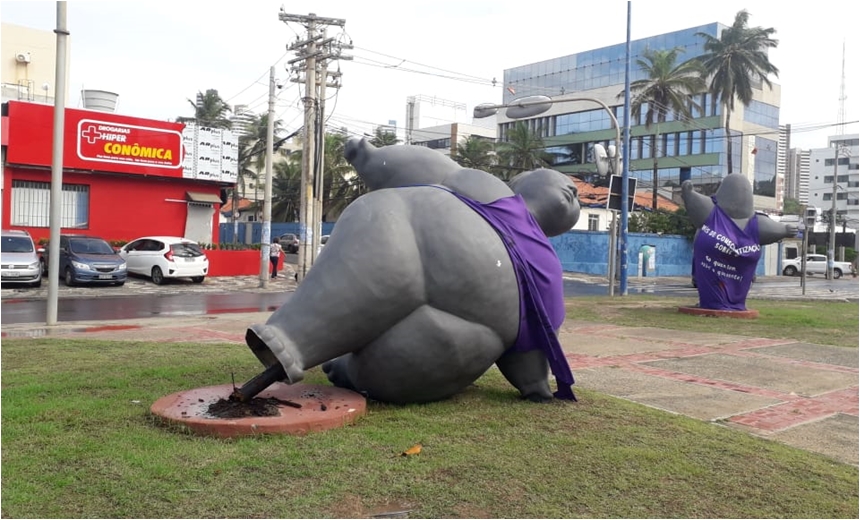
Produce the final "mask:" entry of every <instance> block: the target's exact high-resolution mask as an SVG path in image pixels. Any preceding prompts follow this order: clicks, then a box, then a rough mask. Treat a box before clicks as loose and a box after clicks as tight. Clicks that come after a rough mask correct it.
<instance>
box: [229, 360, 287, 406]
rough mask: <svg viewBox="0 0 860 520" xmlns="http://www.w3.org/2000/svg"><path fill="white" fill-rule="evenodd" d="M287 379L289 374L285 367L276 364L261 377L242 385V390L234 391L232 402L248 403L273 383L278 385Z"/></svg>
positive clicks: (258, 376) (260, 375) (231, 397)
mask: <svg viewBox="0 0 860 520" xmlns="http://www.w3.org/2000/svg"><path fill="white" fill-rule="evenodd" d="M286 377H287V373H286V372H285V371H284V367H282V366H281V364H280V363H275V364H274V365H271V366H269V368H267V369H266V370H264V371H263V372H261V373H260V374H259V375H257V376H254V378H252V379H251V380H249V381H248V382H247V383H245V384H244V385H242V387H241V388H237V389H236V390H233V393H232V394H230V400H232V401H239V402H241V403H247V402H248V401H250V400H251V399H253V398H254V397H255V396H256V395H257V394H259V393H260V392H262V391H263V390H265V389H266V388H268V387H269V386H270V385H271V384H272V383H277V382H278V381H280V380H282V379H285V378H286Z"/></svg>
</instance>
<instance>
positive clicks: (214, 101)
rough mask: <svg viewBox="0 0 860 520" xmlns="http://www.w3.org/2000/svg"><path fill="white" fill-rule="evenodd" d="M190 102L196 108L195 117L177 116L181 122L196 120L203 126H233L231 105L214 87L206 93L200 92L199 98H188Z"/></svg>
mask: <svg viewBox="0 0 860 520" xmlns="http://www.w3.org/2000/svg"><path fill="white" fill-rule="evenodd" d="M187 101H188V104H190V105H191V108H193V109H194V117H183V116H180V117H178V118H176V120H177V121H179V122H180V123H188V122H195V123H197V124H198V125H201V126H210V127H213V128H231V127H232V126H233V123H232V122H231V121H230V118H229V117H228V114H230V112H231V110H230V105H228V104H227V103H226V102H225V101H224V100H223V99H221V96H220V95H219V94H218V91H217V90H216V89H214V88H210V89H207V90H206V93H203V92H198V93H197V99H196V100H191V99H188V100H187Z"/></svg>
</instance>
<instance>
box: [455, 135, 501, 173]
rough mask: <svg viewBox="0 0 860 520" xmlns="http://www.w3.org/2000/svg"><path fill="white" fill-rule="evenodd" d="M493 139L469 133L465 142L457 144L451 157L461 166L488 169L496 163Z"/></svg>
mask: <svg viewBox="0 0 860 520" xmlns="http://www.w3.org/2000/svg"><path fill="white" fill-rule="evenodd" d="M493 148H495V147H494V143H493V141H491V140H489V139H486V138H484V137H481V136H478V135H470V136H469V137H468V138H467V139H466V141H465V142H463V143H458V144H457V153H456V155H454V156H453V157H451V158H452V159H454V160H455V161H457V164H459V165H460V166H462V167H463V168H473V169H475V170H484V171H488V170H490V169H491V168H492V167H493V166H494V165H495V163H496V156H495V154H494V153H493V152H494V150H493Z"/></svg>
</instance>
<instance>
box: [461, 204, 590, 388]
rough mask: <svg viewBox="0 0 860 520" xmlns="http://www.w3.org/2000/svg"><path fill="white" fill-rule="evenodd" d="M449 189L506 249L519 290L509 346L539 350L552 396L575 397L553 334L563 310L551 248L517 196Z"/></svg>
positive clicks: (557, 265) (558, 273) (557, 264)
mask: <svg viewBox="0 0 860 520" xmlns="http://www.w3.org/2000/svg"><path fill="white" fill-rule="evenodd" d="M452 193H453V194H454V195H455V196H456V197H457V198H458V199H460V200H461V201H463V202H464V203H465V204H466V205H468V206H469V207H470V208H472V209H473V210H474V211H475V212H477V213H478V214H479V215H481V216H482V217H483V218H484V220H486V221H487V223H488V224H490V225H491V226H492V227H493V229H495V230H496V232H497V233H498V234H499V236H500V237H501V238H502V242H504V244H505V248H506V249H507V250H508V254H509V256H510V258H511V263H512V264H513V266H514V270H515V272H516V275H517V283H518V284H519V290H520V327H519V333H518V334H517V339H516V341H515V343H514V345H513V346H512V347H511V348H512V349H514V350H517V351H520V352H525V351H529V350H536V349H540V350H542V351H543V353H544V355H545V356H546V359H547V361H548V362H549V366H550V370H551V371H552V374H553V376H555V380H556V384H557V386H558V390H557V391H556V392H555V393H554V395H555V397H557V398H559V399H568V400H573V401H576V396H575V395H574V393H573V390H572V388H571V386H572V385H573V383H574V379H573V373H572V372H571V370H570V365H569V364H568V362H567V358H565V357H564V352H563V351H562V348H561V344H560V343H559V341H558V336H557V335H556V331H557V330H558V328H559V327H561V324H562V323H563V322H564V315H565V311H564V279H563V278H562V269H561V262H560V261H559V259H558V255H557V254H556V252H555V249H553V247H552V244H550V243H549V240H548V239H547V237H546V235H545V234H544V232H543V230H541V228H540V226H539V225H538V223H537V221H535V219H534V217H533V216H532V214H531V213H529V211H528V207H526V203H525V201H524V200H523V198H522V197H521V196H519V195H515V196H512V197H505V198H502V199H498V200H496V201H493V202H490V203H487V204H482V203H480V202H477V201H475V200H472V199H470V198H468V197H463V196H462V195H458V194H457V193H454V192H452Z"/></svg>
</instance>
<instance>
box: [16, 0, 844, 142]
mask: <svg viewBox="0 0 860 520" xmlns="http://www.w3.org/2000/svg"><path fill="white" fill-rule="evenodd" d="M282 5H284V8H285V11H286V12H287V13H290V14H299V15H306V14H308V13H311V12H313V13H315V14H317V15H318V16H325V17H331V18H342V19H345V20H346V26H345V31H344V32H345V38H346V40H347V41H348V40H352V43H353V45H354V46H355V49H353V50H352V51H348V53H349V54H351V55H353V56H354V57H355V59H354V60H353V61H343V62H341V71H342V72H343V78H342V84H343V87H342V88H341V89H340V91H339V92H337V93H336V94H337V95H336V97H334V94H335V93H333V92H331V89H330V90H329V93H328V94H330V95H331V96H332V97H331V98H330V99H329V101H328V105H327V108H328V112H329V114H330V117H331V120H330V123H333V124H335V125H337V126H348V127H350V130H351V131H352V132H357V133H362V132H370V131H371V129H372V128H373V127H374V126H375V125H377V124H385V123H387V122H388V121H389V120H396V121H397V123H398V126H399V127H402V126H403V124H404V119H405V112H406V98H407V97H408V96H412V95H419V94H420V95H425V96H436V97H438V98H442V99H446V100H452V101H456V102H460V103H465V104H466V105H467V107H468V111H469V113H471V109H472V107H474V106H475V105H476V104H479V103H483V102H496V103H498V102H501V98H502V88H503V86H502V85H501V80H502V76H503V71H504V69H506V68H512V67H516V66H519V65H524V64H528V63H532V62H537V61H541V60H545V59H550V58H555V57H559V56H564V55H567V54H573V53H577V52H581V51H586V50H590V49H595V48H598V47H603V46H607V45H613V44H616V43H623V42H624V40H625V38H626V30H627V29H626V17H627V2H626V1H619V0H607V1H603V2H593V3H586V2H582V1H572V0H567V1H564V2H553V1H540V0H533V1H531V2H523V1H517V2H514V1H510V0H450V1H449V0H433V1H425V0H409V1H406V0H395V1H371V0H368V1H356V0H326V1H319V0H317V1H307V0H293V1H290V2H285V3H283V4H282V3H281V2H277V1H268V0H263V1H258V0H253V1H251V0H248V1H244V2H231V1H225V2H196V1H173V2H160V1H155V0H151V1H146V2H144V1H128V2H125V1H124V2H115V1H112V2H94V1H93V2H85V1H71V2H68V28H69V31H70V32H71V46H70V48H71V71H70V74H71V79H70V82H71V83H70V85H69V94H70V96H69V97H70V99H68V100H67V106H69V107H78V106H81V104H80V90H81V89H82V88H93V89H103V90H110V91H113V92H117V93H118V94H119V95H120V98H119V107H118V110H117V111H118V112H120V113H123V114H127V115H133V116H138V117H146V118H152V119H171V120H172V119H175V118H176V117H177V116H179V115H191V113H192V112H191V107H190V106H189V104H188V102H187V101H186V100H187V99H188V98H192V99H193V98H194V96H195V94H196V93H197V91H204V90H206V89H209V88H215V89H217V90H218V91H219V93H220V94H221V96H222V97H223V98H224V99H225V100H227V101H228V102H229V103H230V104H237V103H243V104H248V105H250V106H251V107H252V109H253V110H254V111H255V112H264V111H265V110H266V108H267V105H266V97H267V94H268V84H267V81H268V70H269V67H270V66H271V65H276V69H275V70H276V78H277V80H278V81H279V82H280V83H283V84H284V87H283V88H282V89H281V90H280V91H279V93H278V100H277V105H276V111H277V114H278V116H279V118H280V119H282V120H283V122H284V126H285V128H286V129H287V130H290V131H292V130H294V129H295V128H297V127H298V126H299V125H301V123H302V118H301V113H302V112H301V101H300V95H299V88H298V86H297V84H295V83H291V82H290V81H289V79H290V77H291V76H290V74H289V72H288V71H287V70H286V69H285V65H286V61H287V60H290V59H292V58H294V57H295V55H294V54H293V53H292V52H287V50H286V46H287V45H288V44H289V43H290V42H292V41H294V40H295V39H296V37H297V35H302V36H303V35H304V28H303V27H302V26H300V25H298V24H295V23H290V24H285V23H283V22H281V21H279V20H278V12H279V9H280V7H281V6H282ZM795 5H800V4H790V3H777V2H773V1H747V2H740V1H735V0H725V1H709V2H698V1H695V2H693V1H677V2H676V1H657V0H634V1H633V2H632V24H631V37H632V39H634V40H635V39H639V38H645V37H648V36H653V35H657V34H662V33H665V32H670V31H675V30H680V29H685V28H688V27H693V26H698V25H702V24H706V23H711V22H721V23H724V24H726V25H730V24H731V23H732V21H733V20H734V15H735V13H737V12H738V11H739V10H741V9H744V8H746V9H747V10H748V11H749V12H750V14H751V18H750V25H752V26H762V27H773V28H775V29H776V31H777V32H776V36H775V37H776V38H777V39H778V40H779V47H778V48H777V49H775V50H772V51H771V53H770V58H771V61H772V62H773V63H774V64H775V65H776V66H777V67H778V68H779V69H780V75H779V78H774V79H773V81H774V82H775V83H778V84H780V85H781V86H782V103H781V104H782V107H781V115H780V123H782V124H791V125H792V126H793V127H794V128H795V132H794V133H793V135H792V146H794V147H803V148H817V147H824V146H826V138H827V136H828V135H834V134H837V133H839V132H838V131H837V129H836V128H835V127H834V126H828V125H834V124H835V123H836V122H837V120H838V115H839V106H840V103H839V98H840V83H841V78H842V61H843V59H842V49H843V43H844V44H845V49H846V53H847V54H846V59H845V84H846V93H851V94H854V93H856V92H857V75H856V72H857V70H856V63H857V61H858V60H857V54H856V50H857V32H858V31H857V20H858V16H857V15H858V10H857V7H855V6H856V3H854V2H850V3H849V2H847V1H831V0H820V1H817V2H807V3H803V4H802V6H803V8H802V9H798V8H796V7H795ZM0 18H2V21H3V22H7V23H13V24H17V25H24V26H28V27H34V28H37V29H44V30H53V29H54V28H55V27H56V3H55V2H44V1H43V2H9V1H3V2H0ZM338 32H340V30H339V29H337V28H333V29H332V30H331V31H330V33H329V35H330V36H332V35H335V33H338ZM7 51H8V49H3V52H4V53H7ZM634 66H635V65H634ZM407 69H408V70H407ZM410 70H411V71H421V73H419V72H410ZM494 78H496V79H497V80H498V85H497V86H495V87H494V86H492V84H491V81H492V80H493V79H494ZM302 90H304V88H303V86H302ZM856 104H857V98H856V96H855V95H848V99H847V100H846V102H845V107H846V111H845V121H854V120H856V119H857V111H856ZM812 128H820V129H819V130H815V131H813V130H810V129H812ZM857 129H858V125H857V124H853V125H851V126H850V127H848V128H846V130H845V133H856V132H857V131H858V130H857Z"/></svg>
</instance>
